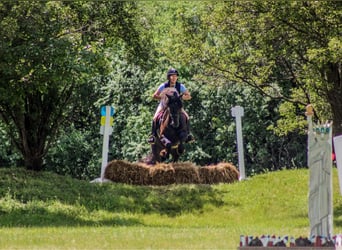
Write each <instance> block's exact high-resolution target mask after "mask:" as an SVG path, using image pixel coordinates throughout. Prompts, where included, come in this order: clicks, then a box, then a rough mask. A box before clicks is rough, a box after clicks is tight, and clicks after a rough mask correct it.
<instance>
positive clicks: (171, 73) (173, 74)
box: [148, 68, 194, 143]
mask: <svg viewBox="0 0 342 250" xmlns="http://www.w3.org/2000/svg"><path fill="white" fill-rule="evenodd" d="M177 79H178V71H177V70H176V69H174V68H171V69H169V70H168V72H167V80H168V81H167V82H164V83H162V84H161V85H159V87H158V89H157V90H156V91H155V92H154V94H153V98H154V99H156V100H160V99H161V95H160V94H161V92H162V91H163V90H164V89H165V88H176V89H177V91H178V93H179V94H183V95H182V99H183V100H190V99H191V95H190V92H189V91H188V90H187V89H186V87H185V86H184V84H182V83H180V82H178V81H177ZM162 109H163V107H162V105H161V103H160V102H159V105H158V107H157V110H156V112H155V114H154V116H153V122H152V135H151V136H150V138H149V139H148V142H149V143H154V142H155V137H156V135H157V131H156V130H157V128H156V124H155V123H156V118H157V116H158V114H159V112H160V111H161V110H162ZM182 112H183V113H184V115H185V116H186V118H187V120H188V125H187V126H188V137H187V139H186V140H185V141H186V142H190V141H192V140H193V139H194V138H193V136H192V135H191V134H190V131H189V130H190V129H189V115H188V114H187V113H186V112H185V110H184V109H182Z"/></svg>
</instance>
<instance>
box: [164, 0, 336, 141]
mask: <svg viewBox="0 0 342 250" xmlns="http://www.w3.org/2000/svg"><path fill="white" fill-rule="evenodd" d="M341 7H342V3H341V2H339V1H291V2H288V1H248V2H239V1H230V2H220V3H213V2H207V3H206V4H204V5H199V6H198V7H197V8H188V7H186V6H185V7H184V8H183V9H182V10H181V9H179V10H178V12H177V18H176V19H177V20H182V29H180V26H177V29H178V32H179V33H181V34H182V36H179V38H181V41H180V43H177V44H175V45H173V49H170V48H168V49H169V51H172V52H174V51H175V50H177V52H178V53H173V55H174V56H176V57H177V58H175V60H182V61H186V62H189V63H190V62H191V63H192V64H198V65H203V67H205V69H206V73H205V75H206V76H210V77H211V78H213V77H216V79H222V78H225V79H227V80H228V81H230V82H234V83H240V84H241V83H242V84H247V85H249V86H252V87H253V88H255V89H256V90H257V91H259V92H260V93H262V94H263V95H265V96H269V97H272V98H274V99H278V100H282V102H283V105H284V108H281V110H283V111H284V112H283V117H285V118H287V119H289V118H291V117H292V118H293V119H292V120H291V121H290V122H286V123H285V122H283V121H284V120H283V119H281V120H280V122H279V124H278V127H279V130H278V131H283V132H284V133H287V132H289V131H293V130H294V129H295V130H296V129H297V130H301V131H304V129H303V127H304V126H305V116H304V115H303V113H304V107H305V106H306V105H307V104H309V103H312V104H313V105H314V107H315V109H316V114H317V119H320V120H323V121H324V120H325V119H332V120H333V121H334V133H335V134H336V135H338V134H342V99H341V94H342V80H341V79H342V75H341V74H342V67H341V58H342V49H341V48H342V42H341V27H342V26H341V20H342V8H341ZM178 22H179V21H178ZM180 44H181V46H180ZM166 53H167V51H166ZM285 107H291V111H295V114H294V115H293V113H292V114H290V113H289V112H288V109H286V108H285ZM288 124H291V125H292V126H288ZM293 124H296V125H295V126H293Z"/></svg>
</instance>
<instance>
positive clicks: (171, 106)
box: [166, 91, 183, 128]
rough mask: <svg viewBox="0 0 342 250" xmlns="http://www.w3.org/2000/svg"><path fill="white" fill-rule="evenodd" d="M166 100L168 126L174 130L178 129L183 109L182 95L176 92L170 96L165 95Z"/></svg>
mask: <svg viewBox="0 0 342 250" xmlns="http://www.w3.org/2000/svg"><path fill="white" fill-rule="evenodd" d="M166 96H167V98H168V102H167V109H168V110H169V112H170V119H171V121H170V125H171V126H172V127H174V128H178V127H179V117H180V113H181V110H182V108H183V101H182V95H179V94H178V92H177V91H175V92H173V94H172V95H169V94H166Z"/></svg>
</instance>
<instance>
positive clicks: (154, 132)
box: [147, 104, 162, 143]
mask: <svg viewBox="0 0 342 250" xmlns="http://www.w3.org/2000/svg"><path fill="white" fill-rule="evenodd" d="M161 110H162V105H160V104H159V105H158V107H157V110H156V112H155V113H154V116H153V120H152V131H151V135H150V137H149V138H148V139H147V141H148V143H154V142H155V141H156V140H155V138H156V136H157V117H158V114H159V112H161Z"/></svg>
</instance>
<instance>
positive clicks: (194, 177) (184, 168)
mask: <svg viewBox="0 0 342 250" xmlns="http://www.w3.org/2000/svg"><path fill="white" fill-rule="evenodd" d="M172 166H173V168H174V169H175V183H177V184H186V183H193V184H198V183H200V176H199V172H198V167H197V166H195V165H194V164H192V163H190V162H178V163H173V164H172Z"/></svg>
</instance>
